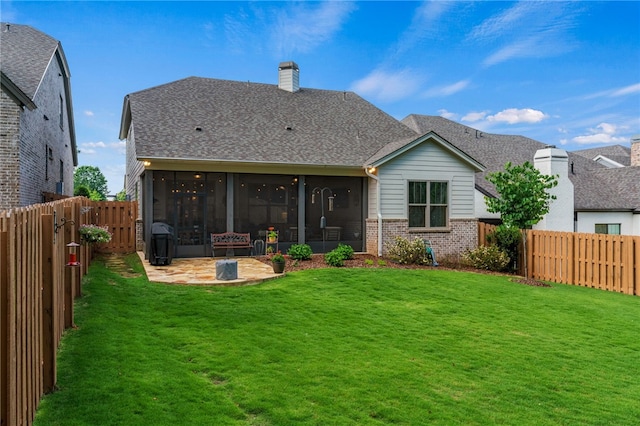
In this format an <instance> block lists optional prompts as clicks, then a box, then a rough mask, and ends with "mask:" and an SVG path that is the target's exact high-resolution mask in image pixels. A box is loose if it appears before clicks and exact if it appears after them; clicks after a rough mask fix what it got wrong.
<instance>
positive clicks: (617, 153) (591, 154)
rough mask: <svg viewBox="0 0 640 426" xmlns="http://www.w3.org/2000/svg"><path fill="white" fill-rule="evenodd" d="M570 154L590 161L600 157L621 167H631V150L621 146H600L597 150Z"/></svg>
mask: <svg viewBox="0 0 640 426" xmlns="http://www.w3.org/2000/svg"><path fill="white" fill-rule="evenodd" d="M572 152H574V153H576V154H578V155H582V156H583V157H585V158H588V159H590V160H593V159H595V158H596V157H597V156H599V155H601V156H603V157H607V158H609V159H611V160H613V161H615V162H616V163H619V164H622V165H623V166H630V165H631V148H629V147H626V146H622V145H609V146H601V147H598V148H588V149H580V150H577V151H572Z"/></svg>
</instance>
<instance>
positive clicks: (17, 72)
mask: <svg viewBox="0 0 640 426" xmlns="http://www.w3.org/2000/svg"><path fill="white" fill-rule="evenodd" d="M0 25H1V28H0V42H1V43H2V53H1V57H2V72H3V73H4V74H5V75H6V76H7V77H9V79H11V81H12V82H13V83H14V84H15V85H16V86H17V87H19V88H20V90H22V92H24V93H25V94H26V95H27V96H28V97H29V98H30V99H31V100H33V98H34V96H35V94H36V91H37V90H38V87H39V86H40V82H41V81H42V77H43V76H44V73H45V71H46V70H47V67H48V66H49V62H50V61H51V58H52V57H53V55H54V53H55V52H56V50H57V49H58V47H59V43H58V41H57V40H55V39H53V38H52V37H50V36H48V35H47V34H45V33H43V32H40V31H38V30H36V29H34V28H31V27H29V26H27V25H17V24H7V23H4V22H3V23H2V24H0ZM7 26H8V27H9V29H8V30H7Z"/></svg>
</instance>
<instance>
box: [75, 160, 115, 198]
mask: <svg viewBox="0 0 640 426" xmlns="http://www.w3.org/2000/svg"><path fill="white" fill-rule="evenodd" d="M73 186H74V187H76V188H77V187H79V186H86V187H87V188H88V189H89V194H90V198H91V199H92V200H96V201H100V200H106V199H107V191H108V187H107V178H105V177H104V175H103V174H102V172H101V171H100V169H99V168H97V167H94V166H80V167H78V168H77V169H76V170H75V171H74V172H73Z"/></svg>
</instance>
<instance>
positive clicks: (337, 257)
mask: <svg viewBox="0 0 640 426" xmlns="http://www.w3.org/2000/svg"><path fill="white" fill-rule="evenodd" d="M324 261H325V262H326V263H327V265H329V266H344V256H343V255H342V253H340V252H339V251H338V249H333V250H331V251H330V252H329V253H325V255H324Z"/></svg>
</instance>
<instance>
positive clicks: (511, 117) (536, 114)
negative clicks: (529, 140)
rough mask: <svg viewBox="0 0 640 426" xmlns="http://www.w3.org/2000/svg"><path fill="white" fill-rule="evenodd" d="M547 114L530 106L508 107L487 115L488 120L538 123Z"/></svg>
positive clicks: (510, 122)
mask: <svg viewBox="0 0 640 426" xmlns="http://www.w3.org/2000/svg"><path fill="white" fill-rule="evenodd" d="M547 117H548V116H547V115H546V114H545V113H543V112H542V111H538V110H535V109H531V108H523V109H517V108H508V109H505V110H503V111H500V112H499V113H497V114H495V115H490V116H488V117H487V120H488V121H500V122H506V123H509V124H517V123H539V122H540V121H542V120H544V119H545V118H547Z"/></svg>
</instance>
